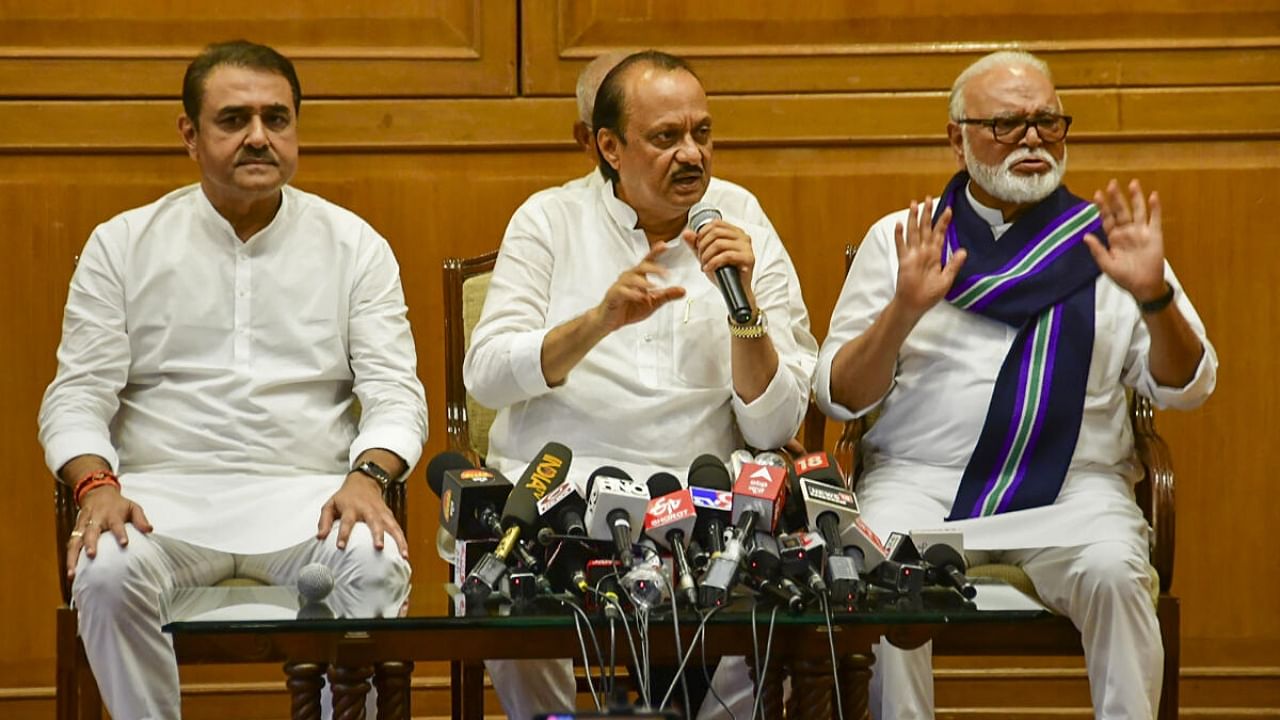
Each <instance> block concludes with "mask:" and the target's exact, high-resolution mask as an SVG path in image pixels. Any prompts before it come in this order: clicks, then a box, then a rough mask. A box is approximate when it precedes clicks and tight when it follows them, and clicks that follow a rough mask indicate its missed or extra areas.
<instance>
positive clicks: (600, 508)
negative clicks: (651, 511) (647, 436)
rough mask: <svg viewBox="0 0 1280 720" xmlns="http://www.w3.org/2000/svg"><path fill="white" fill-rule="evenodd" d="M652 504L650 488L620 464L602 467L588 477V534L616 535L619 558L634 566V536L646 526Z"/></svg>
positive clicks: (606, 538) (628, 565) (607, 537)
mask: <svg viewBox="0 0 1280 720" xmlns="http://www.w3.org/2000/svg"><path fill="white" fill-rule="evenodd" d="M648 506H649V489H648V488H646V487H645V486H644V485H641V484H640V483H638V482H636V481H635V480H632V479H631V476H630V475H628V474H626V473H625V472H623V471H622V470H619V469H618V468H615V467H612V466H606V467H602V468H599V469H597V470H596V471H595V472H593V473H592V474H591V477H590V478H588V479H587V514H586V518H585V522H586V525H587V536H588V537H592V538H595V539H597V540H609V539H612V540H613V544H614V549H615V551H616V552H617V555H618V559H619V560H621V561H622V564H623V566H625V567H630V566H631V562H632V551H631V542H632V538H633V537H634V536H635V535H634V533H635V530H638V529H640V528H642V527H644V514H645V511H646V510H647V509H648Z"/></svg>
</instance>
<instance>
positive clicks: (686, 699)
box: [658, 588, 693, 716]
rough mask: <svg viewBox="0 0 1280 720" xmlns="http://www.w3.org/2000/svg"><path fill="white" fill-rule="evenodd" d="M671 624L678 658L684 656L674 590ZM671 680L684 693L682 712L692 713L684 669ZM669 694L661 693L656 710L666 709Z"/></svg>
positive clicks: (678, 610) (678, 611) (678, 609)
mask: <svg viewBox="0 0 1280 720" xmlns="http://www.w3.org/2000/svg"><path fill="white" fill-rule="evenodd" d="M673 590H674V588H673ZM671 626H672V628H673V629H674V630H675V634H676V657H678V658H683V657H684V648H683V647H681V645H680V608H679V606H678V605H677V604H676V594H675V592H672V593H671ZM690 649H692V647H691V648H690ZM681 666H682V667H683V663H681ZM672 682H678V683H680V692H681V693H682V694H683V695H684V713H685V715H686V716H688V715H690V714H692V713H693V708H692V707H690V706H689V683H687V682H685V679H684V671H683V670H681V671H679V672H677V673H676V676H675V678H674V679H673V680H672ZM669 696H670V692H668V693H667V694H666V695H663V697H662V704H661V705H659V706H658V710H659V711H662V710H665V709H666V707H667V698H668V697H669Z"/></svg>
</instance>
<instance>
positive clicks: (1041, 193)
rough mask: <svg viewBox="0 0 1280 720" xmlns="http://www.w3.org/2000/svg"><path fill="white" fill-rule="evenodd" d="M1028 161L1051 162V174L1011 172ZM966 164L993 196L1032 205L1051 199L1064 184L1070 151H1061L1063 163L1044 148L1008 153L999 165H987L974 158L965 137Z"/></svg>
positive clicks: (974, 178) (971, 175) (1020, 149)
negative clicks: (1054, 192)
mask: <svg viewBox="0 0 1280 720" xmlns="http://www.w3.org/2000/svg"><path fill="white" fill-rule="evenodd" d="M1027 158H1035V159H1037V160H1043V161H1044V162H1046V163H1048V165H1049V171H1048V172H1045V173H1041V174H1039V175H1020V174H1018V173H1015V172H1013V171H1012V170H1010V168H1012V167H1013V166H1014V164H1016V163H1019V162H1022V161H1023V160H1026V159H1027ZM964 164H965V168H966V169H968V171H969V177H971V178H973V181H974V182H976V183H978V187H980V188H982V189H983V190H986V191H987V193H988V194H990V195H991V196H992V197H994V198H996V199H998V200H1002V201H1004V202H1008V203H1016V204H1018V205H1029V204H1031V203H1038V202H1040V201H1041V200H1043V199H1045V198H1047V197H1049V194H1050V193H1052V192H1053V191H1054V190H1056V189H1058V186H1059V185H1061V184H1062V176H1063V175H1065V174H1066V172H1067V149H1066V148H1063V149H1062V162H1058V161H1057V160H1055V159H1054V157H1053V156H1052V155H1050V154H1049V151H1048V150H1045V149H1044V148H1036V149H1034V150H1032V149H1031V148H1026V147H1020V148H1018V149H1017V150H1014V151H1013V152H1012V153H1010V154H1009V157H1007V158H1005V159H1004V162H1002V163H1000V164H999V165H987V164H986V163H984V162H982V161H981V160H979V159H977V158H976V157H974V156H973V151H972V149H971V148H970V147H969V137H968V135H965V136H964Z"/></svg>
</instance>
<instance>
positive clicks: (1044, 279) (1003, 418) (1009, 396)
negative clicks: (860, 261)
mask: <svg viewBox="0 0 1280 720" xmlns="http://www.w3.org/2000/svg"><path fill="white" fill-rule="evenodd" d="M968 182H969V176H968V174H967V173H965V172H961V173H959V174H957V175H956V176H955V177H954V178H952V179H951V182H949V183H948V184H947V189H946V190H945V191H944V193H943V196H942V201H941V202H940V204H939V206H938V213H939V214H940V213H941V212H942V210H943V209H945V208H947V207H950V208H951V213H952V214H951V226H950V228H949V229H948V232H947V241H946V243H945V245H944V247H943V251H942V253H943V262H944V263H945V262H946V261H947V260H948V259H949V258H950V257H951V256H952V255H953V254H954V253H955V252H956V251H957V250H959V249H960V248H965V249H966V250H967V251H968V259H967V260H966V261H965V264H964V268H963V269H962V270H961V272H960V274H959V276H958V277H957V278H956V282H955V284H954V285H953V286H952V288H951V290H950V291H949V292H948V293H947V300H948V301H949V302H950V303H951V304H952V305H954V306H955V307H958V308H960V309H962V310H967V311H969V312H973V313H978V314H979V315H983V316H985V317H989V318H992V319H994V320H999V321H1001V322H1004V323H1006V324H1008V325H1010V326H1012V327H1016V328H1018V335H1017V337H1016V338H1015V339H1014V342H1013V346H1012V347H1011V348H1010V349H1009V354H1008V355H1007V356H1005V359H1004V364H1003V365H1002V366H1001V367H1000V373H999V375H997V377H996V383H995V388H994V390H993V391H992V395H991V404H990V405H989V406H988V408H987V417H986V421H985V422H984V423H983V426H982V432H981V434H980V435H979V437H978V444H977V446H976V447H975V448H974V451H973V455H972V457H970V458H969V464H968V465H967V466H966V467H965V470H964V475H963V477H962V478H961V480H960V488H959V490H958V491H957V492H956V498H955V500H954V502H953V503H952V506H951V514H950V515H949V516H948V518H947V519H948V520H961V519H965V518H973V517H983V516H987V515H994V514H996V513H1003V512H1010V511H1013V510H1023V509H1026V508H1032V507H1039V506H1043V505H1050V504H1052V503H1053V502H1054V500H1056V499H1057V497H1058V492H1059V490H1061V489H1062V482H1063V480H1064V479H1065V478H1066V474H1067V465H1068V464H1069V463H1070V461H1071V456H1072V454H1073V453H1074V452H1075V447H1076V440H1077V439H1078V438H1079V436H1080V420H1081V417H1082V416H1083V414H1084V395H1085V386H1086V383H1087V381H1088V378H1089V364H1090V361H1091V359H1092V356H1093V333H1094V280H1095V279H1096V278H1097V276H1098V274H1099V270H1098V266H1097V263H1095V262H1094V260H1093V257H1092V256H1091V255H1090V254H1089V249H1088V248H1087V247H1086V246H1085V245H1084V243H1083V238H1084V235H1085V233H1088V232H1093V233H1094V234H1096V235H1098V236H1099V237H1102V229H1101V221H1100V219H1099V217H1098V209H1097V208H1096V207H1094V205H1093V204H1092V203H1090V202H1088V201H1085V200H1082V199H1080V198H1078V197H1076V196H1074V195H1072V194H1071V193H1070V192H1068V191H1067V189H1066V188H1065V187H1059V188H1058V189H1057V190H1055V191H1054V192H1053V194H1052V195H1050V196H1049V197H1047V198H1045V199H1044V200H1042V201H1041V202H1040V203H1039V204H1037V205H1036V206H1035V207H1033V208H1032V209H1030V210H1028V211H1027V212H1026V213H1025V214H1024V215H1023V216H1022V217H1020V218H1019V219H1018V220H1017V221H1016V222H1014V224H1013V226H1012V227H1010V228H1009V230H1008V231H1007V232H1005V234H1004V235H1003V236H1001V238H1000V240H999V242H997V241H996V240H995V239H994V237H993V236H992V234H991V227H990V226H989V225H988V224H987V222H986V221H985V220H983V219H982V218H981V217H979V216H978V214H977V213H976V212H975V211H974V210H973V208H972V207H971V206H970V204H969V201H968V200H967V198H966V197H965V193H964V189H965V186H966V185H967V183H968ZM935 219H936V216H935ZM1105 240H1106V238H1105V237H1103V241H1104V242H1105Z"/></svg>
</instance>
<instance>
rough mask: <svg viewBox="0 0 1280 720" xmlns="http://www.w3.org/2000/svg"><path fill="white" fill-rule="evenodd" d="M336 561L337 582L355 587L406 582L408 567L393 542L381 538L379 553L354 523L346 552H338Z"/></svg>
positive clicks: (364, 528)
mask: <svg viewBox="0 0 1280 720" xmlns="http://www.w3.org/2000/svg"><path fill="white" fill-rule="evenodd" d="M335 532H336V531H335ZM331 539H332V536H331ZM336 557H337V559H338V562H337V575H338V576H339V578H340V579H342V580H343V581H344V582H347V583H350V584H352V585H354V586H357V587H370V586H379V585H395V584H400V583H403V582H406V581H407V580H408V579H409V563H408V561H406V560H405V559H404V557H403V556H401V555H400V547H399V545H397V544H396V541H395V539H393V538H392V537H391V536H390V535H388V534H384V535H383V547H382V549H381V550H379V549H378V548H376V547H374V544H373V533H372V532H371V531H370V530H369V526H368V525H365V524H364V523H356V524H355V526H354V527H353V528H351V536H350V537H348V538H347V547H346V549H344V550H338V551H337V556H336Z"/></svg>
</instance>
